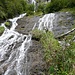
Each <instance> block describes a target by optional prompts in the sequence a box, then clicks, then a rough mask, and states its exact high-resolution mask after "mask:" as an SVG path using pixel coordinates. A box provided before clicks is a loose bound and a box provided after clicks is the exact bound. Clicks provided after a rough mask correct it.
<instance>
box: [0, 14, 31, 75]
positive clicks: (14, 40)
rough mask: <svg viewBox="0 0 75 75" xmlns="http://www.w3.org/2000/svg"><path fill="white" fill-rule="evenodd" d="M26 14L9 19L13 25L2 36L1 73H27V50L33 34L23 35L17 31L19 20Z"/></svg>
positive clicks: (0, 41) (8, 74)
mask: <svg viewBox="0 0 75 75" xmlns="http://www.w3.org/2000/svg"><path fill="white" fill-rule="evenodd" d="M25 15H26V14H22V15H20V16H19V17H15V18H13V19H9V20H10V21H11V22H12V26H11V28H10V29H8V28H7V27H6V26H5V25H4V24H5V23H2V24H1V25H2V26H4V27H5V31H4V33H3V34H2V36H0V75H27V54H26V53H27V50H28V49H29V47H30V46H31V37H32V36H31V35H30V34H29V35H23V34H20V33H18V32H16V31H15V28H16V26H17V25H18V24H17V22H16V21H17V20H18V19H20V18H23V17H24V16H25Z"/></svg>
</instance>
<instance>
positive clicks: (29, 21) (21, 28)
mask: <svg viewBox="0 0 75 75" xmlns="http://www.w3.org/2000/svg"><path fill="white" fill-rule="evenodd" d="M39 18H40V17H37V16H34V17H26V16H25V17H24V18H23V19H20V20H18V21H17V22H18V26H17V27H16V31H18V32H19V33H22V34H29V32H30V31H32V28H33V27H34V24H35V23H37V21H38V20H39Z"/></svg>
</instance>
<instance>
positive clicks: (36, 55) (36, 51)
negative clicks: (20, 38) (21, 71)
mask: <svg viewBox="0 0 75 75" xmlns="http://www.w3.org/2000/svg"><path fill="white" fill-rule="evenodd" d="M32 44H33V45H32V46H31V47H30V49H29V50H28V56H29V57H30V63H31V65H30V68H29V74H28V75H42V73H43V72H44V71H45V69H46V63H45V61H44V59H43V58H44V56H43V48H42V45H41V44H40V42H39V41H35V40H32Z"/></svg>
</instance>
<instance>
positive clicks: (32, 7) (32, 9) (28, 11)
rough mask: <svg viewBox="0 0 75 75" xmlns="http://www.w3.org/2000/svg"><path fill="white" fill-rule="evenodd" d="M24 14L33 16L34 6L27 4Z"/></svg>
mask: <svg viewBox="0 0 75 75" xmlns="http://www.w3.org/2000/svg"><path fill="white" fill-rule="evenodd" d="M26 12H27V15H33V14H34V5H33V4H27V6H26Z"/></svg>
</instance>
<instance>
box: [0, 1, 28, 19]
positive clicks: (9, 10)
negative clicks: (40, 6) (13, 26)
mask: <svg viewBox="0 0 75 75" xmlns="http://www.w3.org/2000/svg"><path fill="white" fill-rule="evenodd" d="M26 5H27V3H26V1H25V0H11V1H10V0H3V1H2V0H0V18H2V19H6V18H12V17H14V16H16V15H18V14H21V13H24V12H26Z"/></svg>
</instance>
